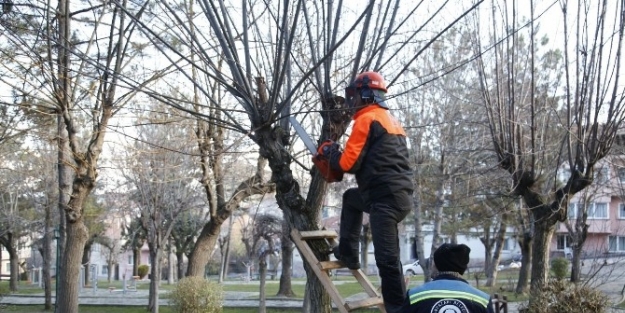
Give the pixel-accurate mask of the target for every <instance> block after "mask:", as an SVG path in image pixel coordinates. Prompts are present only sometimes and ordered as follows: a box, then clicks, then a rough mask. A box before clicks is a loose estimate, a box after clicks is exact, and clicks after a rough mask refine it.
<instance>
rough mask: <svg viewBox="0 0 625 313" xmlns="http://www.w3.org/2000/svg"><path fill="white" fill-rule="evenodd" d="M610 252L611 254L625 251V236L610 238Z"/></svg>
mask: <svg viewBox="0 0 625 313" xmlns="http://www.w3.org/2000/svg"><path fill="white" fill-rule="evenodd" d="M608 250H609V251H610V252H618V251H625V236H608Z"/></svg>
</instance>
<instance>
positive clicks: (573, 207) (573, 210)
mask: <svg viewBox="0 0 625 313" xmlns="http://www.w3.org/2000/svg"><path fill="white" fill-rule="evenodd" d="M577 206H578V205H577V204H575V203H571V204H569V212H568V216H569V219H570V220H573V219H576V218H577Z"/></svg>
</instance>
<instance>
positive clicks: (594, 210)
mask: <svg viewBox="0 0 625 313" xmlns="http://www.w3.org/2000/svg"><path fill="white" fill-rule="evenodd" d="M607 218H608V204H607V203H601V202H599V203H593V204H591V205H589V206H588V219H607Z"/></svg>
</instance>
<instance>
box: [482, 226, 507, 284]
mask: <svg viewBox="0 0 625 313" xmlns="http://www.w3.org/2000/svg"><path fill="white" fill-rule="evenodd" d="M502 219H505V214H504V215H502ZM506 228H507V224H506V223H504V222H500V223H499V231H497V235H496V236H495V252H494V254H493V256H492V258H491V259H490V263H489V267H488V268H487V269H486V285H485V286H486V287H493V286H495V285H496V282H497V273H498V272H497V267H498V266H499V259H500V258H501V250H502V249H503V242H504V240H506Z"/></svg>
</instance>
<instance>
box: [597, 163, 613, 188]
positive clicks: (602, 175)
mask: <svg viewBox="0 0 625 313" xmlns="http://www.w3.org/2000/svg"><path fill="white" fill-rule="evenodd" d="M608 179H610V176H609V172H608V168H607V167H605V166H604V167H600V168H598V169H596V170H595V182H596V183H599V184H605V183H607V182H608Z"/></svg>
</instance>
